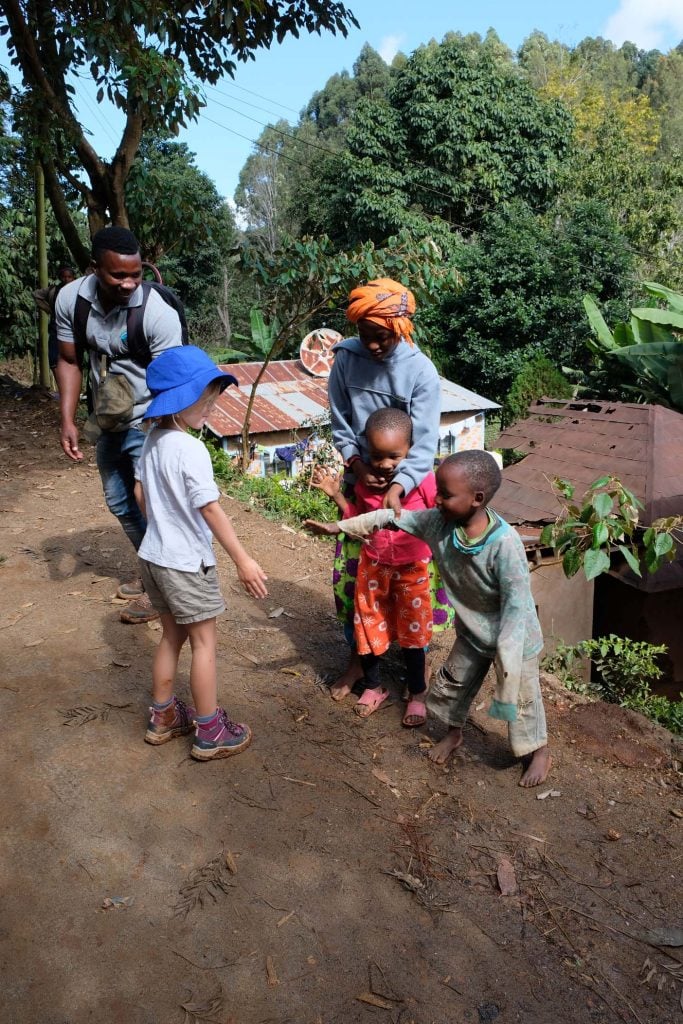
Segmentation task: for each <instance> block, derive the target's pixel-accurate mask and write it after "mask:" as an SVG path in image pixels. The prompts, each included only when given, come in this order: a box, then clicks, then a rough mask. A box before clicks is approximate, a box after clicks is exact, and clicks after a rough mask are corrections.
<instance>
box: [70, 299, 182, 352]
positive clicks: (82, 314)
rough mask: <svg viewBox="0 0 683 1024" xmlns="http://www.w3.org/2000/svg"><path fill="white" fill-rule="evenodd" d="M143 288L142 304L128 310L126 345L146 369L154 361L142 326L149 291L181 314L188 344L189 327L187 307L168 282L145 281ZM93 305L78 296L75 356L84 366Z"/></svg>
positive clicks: (75, 312)
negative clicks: (87, 329)
mask: <svg viewBox="0 0 683 1024" xmlns="http://www.w3.org/2000/svg"><path fill="white" fill-rule="evenodd" d="M140 287H141V288H142V302H141V303H140V305H139V306H131V307H130V308H129V309H128V319H127V321H126V334H127V341H126V345H127V348H128V355H129V356H130V358H131V359H132V360H133V361H134V362H135V363H137V364H138V365H139V366H142V367H144V368H145V369H146V368H147V367H148V366H149V364H150V363H151V362H152V353H151V351H150V347H149V343H148V341H147V338H146V337H145V332H144V331H143V328H142V325H143V321H144V319H145V307H146V306H147V300H148V299H149V293H150V292H151V291H152V290H154V291H155V292H157V294H158V295H160V296H161V298H162V299H163V300H164V302H165V303H166V305H167V306H170V307H171V309H175V311H176V313H177V314H178V319H179V320H180V332H181V336H182V342H183V345H188V344H189V334H188V330H187V318H186V317H185V308H184V306H183V304H182V302H181V301H180V299H179V298H178V296H177V295H176V293H175V292H174V291H173V289H172V288H169V287H168V286H167V285H165V284H160V283H159V282H158V281H142V282H141V285H140ZM91 306H92V303H91V302H90V301H89V299H86V298H85V297H84V296H83V295H79V296H78V298H77V299H76V307H75V310H74V323H73V332H74V341H75V343H76V359H77V361H78V365H79V366H82V365H83V355H84V353H85V350H86V348H88V347H89V346H88V339H87V334H86V327H87V324H88V317H89V316H90V307H91Z"/></svg>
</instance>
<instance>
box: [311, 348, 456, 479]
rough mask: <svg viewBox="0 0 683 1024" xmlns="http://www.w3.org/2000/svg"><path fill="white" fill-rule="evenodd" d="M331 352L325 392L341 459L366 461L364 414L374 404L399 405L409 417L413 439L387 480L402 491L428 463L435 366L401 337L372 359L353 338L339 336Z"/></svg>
mask: <svg viewBox="0 0 683 1024" xmlns="http://www.w3.org/2000/svg"><path fill="white" fill-rule="evenodd" d="M334 353H335V359H334V364H333V366H332V372H331V373H330V379H329V384H328V396H329V400H330V413H331V418H332V436H333V438H334V443H335V446H336V447H337V448H338V450H339V452H340V454H341V457H342V458H343V459H344V461H345V462H348V460H349V459H350V458H352V457H353V456H354V455H359V456H360V457H361V459H362V460H363V462H365V463H367V462H368V446H367V442H366V439H365V424H366V422H367V419H368V416H369V415H370V413H373V412H375V410H376V409H386V408H387V407H392V408H394V409H403V411H404V412H407V413H408V415H409V416H410V418H411V419H412V421H413V443H412V446H411V448H410V451H409V452H408V455H407V456H406V458H405V459H404V460H403V462H401V463H399V465H398V467H397V471H396V473H395V475H394V478H393V480H392V483H397V484H400V485H401V486H402V487H403V490H404V493H405V494H408V492H409V491H412V490H413V488H415V487H417V486H418V485H419V484H421V483H422V481H423V480H424V478H425V477H426V475H427V473H429V472H431V471H432V469H433V467H434V457H435V455H436V449H437V445H438V441H439V420H440V416H441V384H440V381H439V375H438V373H437V372H436V367H435V366H434V364H433V363H432V361H431V359H429V358H428V357H427V356H426V355H425V354H424V352H421V351H420V350H419V348H418V347H417V346H416V345H415V346H413V345H409V344H408V343H407V342H404V341H401V342H399V344H398V345H397V346H396V348H395V349H394V350H393V352H392V353H391V355H389V356H387V358H386V359H382V360H376V359H373V357H372V356H371V355H370V353H369V352H368V351H367V350H366V349H365V348H364V346H363V344H362V343H361V341H360V339H359V338H347V339H346V340H345V341H340V342H339V344H338V345H335V346H334Z"/></svg>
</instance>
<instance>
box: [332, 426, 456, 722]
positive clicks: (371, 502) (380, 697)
mask: <svg viewBox="0 0 683 1024" xmlns="http://www.w3.org/2000/svg"><path fill="white" fill-rule="evenodd" d="M412 429H413V424H412V421H411V419H410V416H408V414H407V413H405V412H403V411H402V410H401V409H391V408H388V409H378V410H377V412H373V414H372V415H371V416H370V417H369V418H368V421H367V423H366V425H365V432H364V433H365V439H366V441H367V447H368V460H369V465H370V466H371V467H372V480H373V482H372V483H369V482H368V483H361V482H358V483H356V486H355V488H354V500H353V503H351V502H350V501H348V500H347V499H346V498H345V497H344V496H343V495H342V493H341V487H340V480H339V477H338V476H336V475H333V474H331V473H329V472H328V471H326V470H325V469H324V468H323V467H320V468H319V469H318V470H317V472H316V473H315V475H314V477H313V482H314V484H315V485H316V486H317V487H320V488H321V490H323V491H324V492H325V493H326V494H328V495H329V496H330V497H331V498H332V499H333V500H334V501H335V502H336V504H337V507H338V508H339V510H340V511H341V513H342V517H343V519H345V518H347V517H349V516H355V515H357V514H359V513H362V512H370V511H374V510H375V509H380V508H382V505H383V503H384V500H385V497H386V494H387V491H388V490H389V489H390V487H391V486H392V482H393V479H394V476H395V473H396V469H397V467H398V466H399V464H400V463H402V462H403V461H404V459H405V458H406V456H407V454H408V451H409V449H410V443H411V437H412ZM435 496H436V481H435V478H434V474H433V473H428V474H427V475H426V476H425V478H424V480H422V481H421V482H420V483H419V484H418V486H417V487H414V488H412V489H411V490H410V491H409V492H408V493H407V494H406V495H405V496H404V497H403V498H402V501H401V503H402V507H403V508H405V509H426V508H433V507H434V499H435ZM342 526H343V523H342ZM430 560H431V553H430V550H429V547H428V546H427V545H426V544H425V543H424V542H423V541H420V540H416V539H415V538H414V537H409V536H407V535H405V534H401V533H396V532H394V531H391V530H379V531H378V532H377V533H374V534H373V535H372V537H371V539H370V540H369V541H368V543H367V544H365V545H363V547H362V549H361V551H360V557H359V561H358V575H357V579H356V586H355V613H354V620H353V621H354V633H355V642H356V650H357V651H358V654H359V657H360V662H361V667H362V670H363V676H364V682H365V690H364V692H363V695H362V696H361V698H360V700H359V701H358V703H357V704H356V706H355V711H356V713H357V714H358V715H360V716H361V717H362V718H367V717H368V716H369V715H371V714H372V713H373V712H374V711H376V710H377V709H378V708H379V707H380V706H381V704H382V703H383V702H384V701H385V700H386V699H387V697H388V695H389V692H388V690H386V689H385V688H383V687H381V686H380V685H379V666H380V656H381V655H382V654H384V652H385V651H386V650H387V649H388V647H389V645H390V644H391V642H392V640H397V641H398V643H399V645H400V647H401V649H402V651H403V658H404V661H405V667H406V683H407V688H408V693H409V700H408V706H407V708H406V711H405V714H404V716H403V724H404V725H405V726H407V727H408V728H414V727H415V726H419V725H424V723H425V721H426V717H427V712H426V708H425V703H424V698H425V693H426V686H425V647H426V646H427V645H428V644H429V641H430V639H431V632H432V627H433V623H432V604H431V596H430V585H429V572H428V566H429V563H430Z"/></svg>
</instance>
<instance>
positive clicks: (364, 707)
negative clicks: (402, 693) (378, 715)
mask: <svg viewBox="0 0 683 1024" xmlns="http://www.w3.org/2000/svg"><path fill="white" fill-rule="evenodd" d="M388 696H389V691H388V690H386V689H384V687H381V688H380V689H379V690H370V689H367V690H364V691H363V695H362V697H360V698H359V700H358V701H357V702H356V704H354V706H353V710H354V711H355V712H356V714H357V715H358V717H359V718H369V717H370V715H372V714H374V712H375V711H377V709H378V708H380V707H381V706H382V704H384V701H385V700H386V699H387V697H388ZM359 708H360V710H359Z"/></svg>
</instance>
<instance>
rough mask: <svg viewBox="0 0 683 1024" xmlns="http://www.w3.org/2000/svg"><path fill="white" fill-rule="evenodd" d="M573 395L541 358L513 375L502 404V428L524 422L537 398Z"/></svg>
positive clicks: (565, 382)
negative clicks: (519, 421)
mask: <svg viewBox="0 0 683 1024" xmlns="http://www.w3.org/2000/svg"><path fill="white" fill-rule="evenodd" d="M573 393H574V389H573V387H572V385H571V384H570V383H569V381H568V380H567V378H566V377H563V376H562V374H561V373H560V371H559V370H558V369H557V367H556V366H554V365H553V364H552V363H551V362H550V360H549V359H548V358H547V357H546V356H544V355H537V356H534V358H533V359H530V360H529V361H528V362H526V363H524V365H523V366H522V369H521V370H520V371H519V373H518V374H517V375H516V377H515V378H514V380H513V382H512V386H511V388H510V390H509V392H508V395H507V398H506V399H505V402H504V404H503V409H502V412H501V421H502V423H503V426H504V427H509V426H510V424H511V423H516V422H517V421H518V420H522V419H524V418H525V416H526V414H527V410H528V408H529V406H530V405H531V403H532V402H535V401H536V399H537V398H544V397H548V398H571V397H572V395H573Z"/></svg>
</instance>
